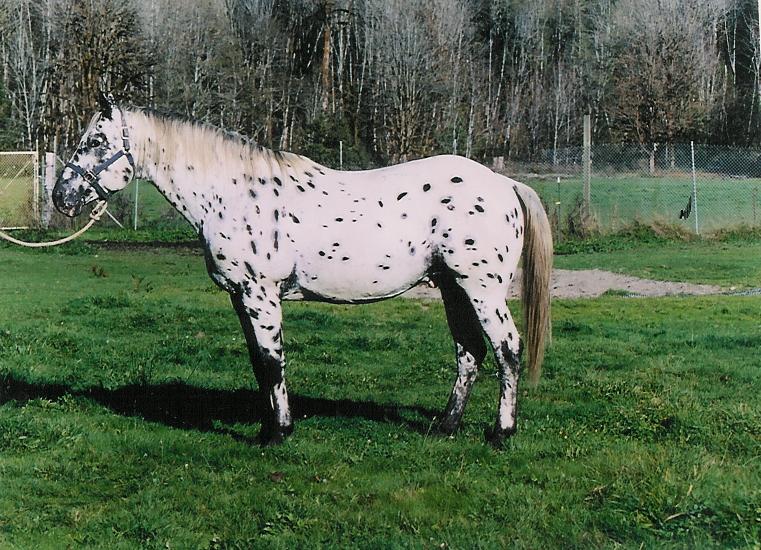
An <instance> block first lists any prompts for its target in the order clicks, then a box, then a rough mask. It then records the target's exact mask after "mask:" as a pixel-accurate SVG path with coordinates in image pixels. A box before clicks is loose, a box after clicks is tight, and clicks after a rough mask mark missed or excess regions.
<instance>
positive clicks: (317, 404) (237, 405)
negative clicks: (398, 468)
mask: <svg viewBox="0 0 761 550" xmlns="http://www.w3.org/2000/svg"><path fill="white" fill-rule="evenodd" d="M66 395H71V396H74V397H85V398H88V399H92V400H93V401H95V402H97V403H99V404H101V405H103V406H105V407H107V408H108V409H110V410H112V411H114V412H115V413H117V414H120V415H123V416H137V417H141V418H143V419H145V420H148V421H151V422H157V423H160V424H164V425H166V426H170V427H174V428H181V429H191V430H199V431H207V432H215V433H223V434H227V435H230V436H232V437H234V438H236V439H239V440H242V441H246V442H249V443H255V442H256V440H255V439H254V438H249V437H247V436H245V435H242V434H241V433H240V432H239V431H237V430H234V429H232V427H231V425H233V424H251V423H256V422H259V421H260V420H261V418H262V413H263V411H264V410H265V407H266V401H265V400H266V396H264V395H262V394H261V393H260V392H258V391H256V390H247V389H239V390H215V389H207V388H199V387H196V386H191V385H188V384H186V383H184V382H179V381H178V382H168V383H163V384H153V385H152V384H132V385H128V386H122V387H120V388H116V389H106V388H87V389H82V390H77V389H73V388H71V387H69V386H66V385H62V384H31V383H29V382H26V381H24V380H20V379H17V378H15V377H12V376H5V377H2V378H0V405H2V404H4V403H7V402H9V401H15V402H20V403H24V402H27V401H29V400H31V399H48V400H51V401H55V400H58V399H61V398H62V397H64V396H66ZM290 402H291V412H292V414H293V417H294V418H295V419H297V420H298V419H303V418H310V417H314V416H320V417H347V418H364V419H367V420H372V421H376V422H389V423H393V424H400V425H403V426H406V427H407V428H409V429H412V430H414V431H416V432H419V433H427V432H429V431H430V430H431V427H432V425H433V423H434V422H435V419H436V416H437V413H436V412H433V411H431V410H429V409H425V408H422V407H400V406H392V405H380V404H378V403H373V402H369V401H354V400H350V399H322V398H318V397H308V396H303V395H291V396H290Z"/></svg>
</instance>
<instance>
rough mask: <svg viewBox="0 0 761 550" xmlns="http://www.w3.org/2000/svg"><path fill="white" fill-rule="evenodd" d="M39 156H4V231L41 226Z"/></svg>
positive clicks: (0, 167)
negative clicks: (39, 224)
mask: <svg viewBox="0 0 761 550" xmlns="http://www.w3.org/2000/svg"><path fill="white" fill-rule="evenodd" d="M37 168H38V164H37V153H35V152H28V151H18V152H0V229H11V228H21V227H33V226H36V225H37V224H38V223H39V209H38V208H39V204H38V194H37V193H38V189H39V187H38V183H39V182H38V169H37Z"/></svg>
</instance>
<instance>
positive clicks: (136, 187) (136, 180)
mask: <svg viewBox="0 0 761 550" xmlns="http://www.w3.org/2000/svg"><path fill="white" fill-rule="evenodd" d="M139 191H140V180H139V179H135V214H134V216H133V222H132V226H133V228H134V230H135V231H137V198H138V192H139Z"/></svg>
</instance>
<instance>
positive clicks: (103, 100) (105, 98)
mask: <svg viewBox="0 0 761 550" xmlns="http://www.w3.org/2000/svg"><path fill="white" fill-rule="evenodd" d="M113 106H114V96H112V95H111V94H109V95H106V94H104V93H103V92H98V108H99V109H100V112H101V114H102V115H103V116H104V117H105V118H111V109H112V107H113Z"/></svg>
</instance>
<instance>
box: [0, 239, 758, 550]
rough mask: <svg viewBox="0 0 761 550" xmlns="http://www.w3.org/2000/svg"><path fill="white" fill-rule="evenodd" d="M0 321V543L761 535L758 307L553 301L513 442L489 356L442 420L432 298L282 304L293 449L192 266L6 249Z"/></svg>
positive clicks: (137, 255)
mask: <svg viewBox="0 0 761 550" xmlns="http://www.w3.org/2000/svg"><path fill="white" fill-rule="evenodd" d="M67 251H68V252H67ZM752 252H757V250H755V249H753V250H752ZM733 256H734V254H733ZM737 256H738V257H739V254H738V255H737ZM725 258H728V256H725ZM727 261H728V262H729V260H727ZM706 269H707V270H708V271H710V269H711V268H710V266H708V267H707V268H706ZM759 286H761V285H759ZM511 307H512V309H513V311H517V309H518V307H517V304H511ZM0 313H2V315H0V403H1V404H0V488H1V489H0V547H17V548H46V547H47V548H60V547H67V546H73V547H76V546H91V547H108V548H120V547H121V548H133V547H154V548H158V547H161V548H167V547H169V548H252V547H261V548H294V547H304V548H310V547H317V546H322V545H328V546H331V545H335V546H346V547H348V546H352V547H382V548H386V547H414V548H433V547H436V548H442V547H443V548H447V547H449V548H464V547H482V548H493V547H496V546H513V547H522V548H537V547H551V548H555V547H557V548H568V547H590V546H592V547H599V546H609V547H610V546H616V545H621V546H623V547H630V548H634V547H637V548H639V547H640V546H644V547H646V548H652V547H661V546H675V547H722V548H724V547H732V546H734V547H748V546H750V547H753V546H754V545H757V544H758V541H759V540H761V399H759V395H761V354H759V349H760V348H761V297H758V296H748V297H737V296H731V297H730V296H715V297H704V298H689V297H679V298H668V299H631V298H623V297H615V296H610V297H605V298H601V299H596V300H563V301H560V300H558V301H555V303H554V308H553V318H554V342H553V345H552V347H551V348H550V350H549V352H548V357H547V362H546V365H545V371H544V374H543V378H542V380H541V382H540V384H539V385H538V387H536V388H528V387H525V386H524V387H522V389H521V392H520V393H521V395H520V420H519V422H520V425H519V432H518V434H517V435H516V436H515V437H514V438H513V439H511V440H510V441H509V443H508V444H507V446H506V448H505V449H504V450H502V451H495V450H493V449H492V448H490V447H489V446H487V445H485V444H484V442H483V430H484V428H485V427H486V426H487V425H489V424H490V423H491V422H492V420H493V417H494V414H495V408H496V396H497V380H496V377H495V369H494V366H493V364H492V363H491V361H490V362H489V363H488V364H486V365H485V366H484V368H483V369H482V372H481V375H480V377H479V380H478V382H477V385H476V387H475V390H474V394H473V397H472V400H471V403H470V405H469V408H468V410H467V413H466V418H465V424H464V428H463V431H462V432H461V433H459V434H457V435H456V436H455V437H453V438H445V437H440V436H438V435H435V434H434V433H433V432H432V431H431V425H432V422H433V420H434V417H435V415H436V414H437V413H438V412H439V411H440V410H441V409H442V408H443V406H444V404H445V402H446V399H447V396H448V393H449V390H450V387H451V383H452V381H453V377H454V364H453V359H454V357H453V355H454V354H453V346H452V343H451V341H450V339H449V335H448V331H447V328H446V321H445V319H444V315H443V310H442V307H441V305H440V304H439V303H438V302H423V301H414V300H405V299H395V300H391V301H387V302H382V303H379V304H373V305H367V306H354V307H351V306H328V305H322V304H302V303H291V304H288V305H287V306H286V307H285V318H286V324H285V344H286V353H287V358H288V379H289V383H290V390H291V393H292V396H293V401H294V410H295V413H296V415H297V417H298V421H297V426H296V431H295V433H294V435H293V437H292V438H291V439H290V440H289V441H288V442H287V443H286V444H285V445H283V446H281V447H277V448H260V447H259V446H257V445H256V444H255V442H254V441H253V438H254V436H255V434H256V432H257V429H258V421H257V419H258V412H259V411H260V410H261V404H260V401H259V399H258V396H257V394H256V392H255V388H256V384H255V381H254V379H253V375H252V373H251V370H250V368H249V366H248V364H247V355H246V352H245V349H244V346H243V342H242V335H241V333H240V331H239V328H238V326H237V320H236V318H235V316H234V314H233V312H232V309H231V308H230V306H229V304H228V300H227V298H226V296H225V295H224V293H222V292H220V291H218V290H216V288H215V287H213V285H212V283H211V282H210V281H209V279H208V278H207V276H206V274H205V272H204V267H203V260H202V258H201V257H200V256H199V255H198V254H195V253H183V252H177V251H168V250H161V251H152V250H132V251H120V252H117V251H102V250H98V249H96V248H90V247H87V246H75V247H72V248H69V249H63V251H57V252H53V253H38V252H24V251H17V250H16V249H11V248H7V247H0Z"/></svg>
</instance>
